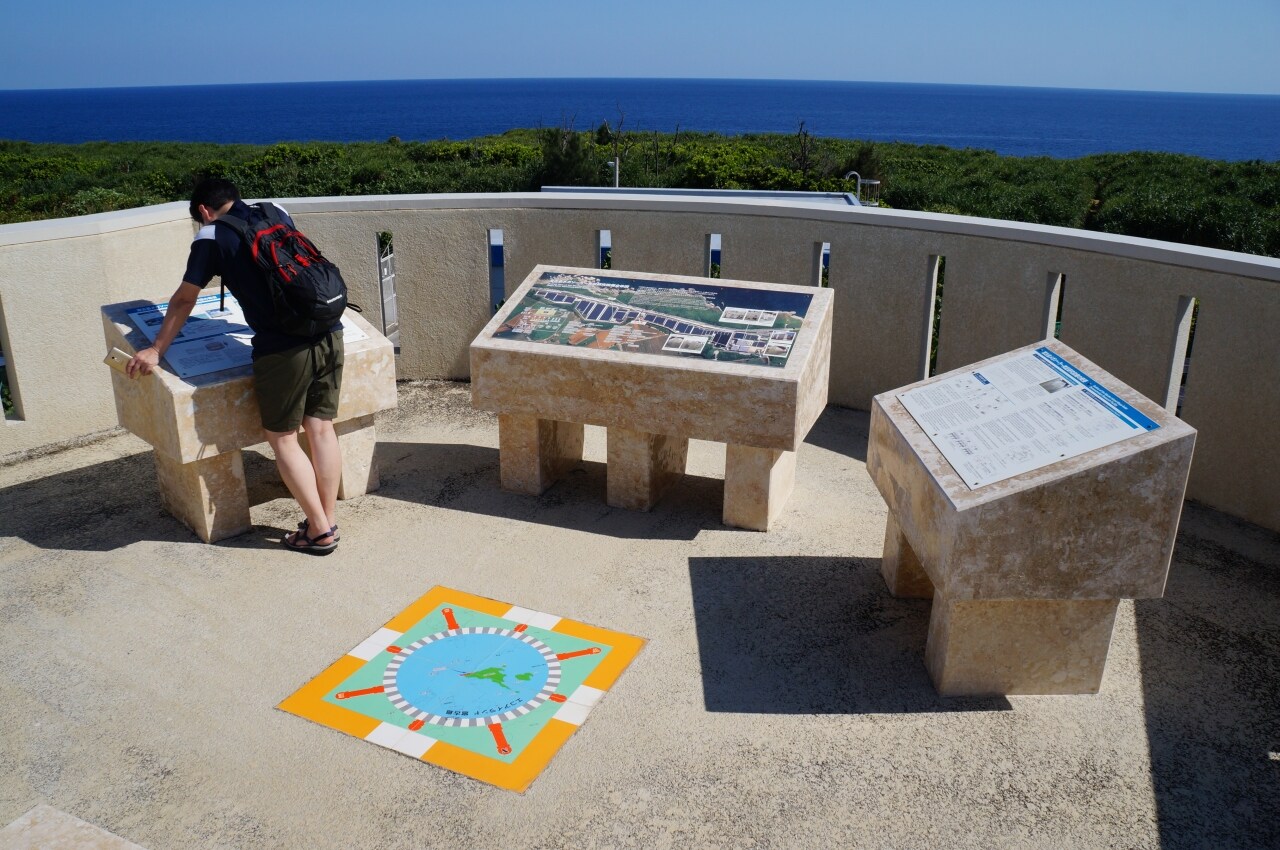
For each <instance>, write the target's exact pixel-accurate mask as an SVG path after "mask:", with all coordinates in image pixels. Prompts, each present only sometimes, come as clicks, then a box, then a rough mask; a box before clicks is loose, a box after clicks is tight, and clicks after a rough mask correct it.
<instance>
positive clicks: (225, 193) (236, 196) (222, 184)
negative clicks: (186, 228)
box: [191, 177, 240, 224]
mask: <svg viewBox="0 0 1280 850" xmlns="http://www.w3.org/2000/svg"><path fill="white" fill-rule="evenodd" d="M238 200H240V190H239V189H237V188H236V184H234V183H232V182H231V181H230V180H227V179H225V178H222V177H207V178H205V179H204V180H201V181H200V182H199V183H197V184H196V188H195V191H194V192H192V193H191V218H192V220H193V221H195V223H196V224H204V219H202V218H201V217H200V207H201V206H202V205H203V206H206V207H209V208H210V209H215V210H216V209H218V207H221V206H222V205H223V204H225V203H226V202H227V201H238Z"/></svg>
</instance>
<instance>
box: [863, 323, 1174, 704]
mask: <svg viewBox="0 0 1280 850" xmlns="http://www.w3.org/2000/svg"><path fill="white" fill-rule="evenodd" d="M1042 346H1043V347H1047V348H1049V349H1050V350H1051V351H1053V352H1054V353H1056V354H1057V355H1058V356H1060V357H1062V358H1063V359H1064V360H1066V361H1067V362H1068V363H1069V364H1070V365H1071V366H1073V367H1075V368H1076V369H1078V370H1079V371H1081V372H1083V373H1084V374H1085V375H1087V376H1088V377H1090V378H1092V379H1093V380H1094V381H1096V382H1097V383H1098V384H1100V385H1101V386H1102V387H1104V388H1105V389H1107V390H1110V391H1111V392H1112V393H1114V394H1115V395H1116V396H1118V397H1119V398H1120V399H1122V400H1123V401H1124V402H1126V403H1128V404H1129V405H1131V406H1132V407H1134V408H1136V409H1137V410H1138V411H1140V412H1141V413H1142V414H1144V415H1145V416H1146V417H1148V418H1150V419H1151V420H1153V421H1154V422H1155V423H1156V424H1158V425H1159V426H1160V427H1159V428H1156V429H1155V430H1151V431H1145V432H1140V433H1139V432H1138V431H1135V433H1137V434H1138V435H1137V436H1133V437H1130V438H1127V439H1124V440H1122V441H1120V442H1117V443H1113V444H1111V445H1109V446H1104V447H1102V448H1098V449H1094V450H1091V451H1088V452H1086V453H1084V454H1081V455H1078V456H1076V457H1071V458H1067V459H1065V460H1060V461H1057V462H1055V463H1051V464H1048V465H1045V466H1042V467H1041V468H1039V469H1035V470H1032V471H1029V472H1024V473H1021V474H1019V475H1015V476H1013V477H1011V478H1007V479H1004V480H1001V481H995V482H994V483H991V484H987V485H985V486H980V487H976V488H973V489H970V488H969V487H968V486H967V485H966V484H965V482H964V481H963V480H962V479H961V478H960V476H959V475H958V474H957V472H956V470H955V469H954V468H953V467H952V466H951V464H950V463H949V462H948V461H947V460H946V458H945V457H944V456H943V455H942V453H941V452H940V451H939V450H938V448H937V447H936V446H935V445H934V444H933V442H932V441H931V440H930V439H929V437H928V435H927V434H925V432H924V431H923V430H921V428H920V427H919V425H918V424H917V423H916V421H915V419H914V418H913V417H912V416H911V414H910V413H908V412H907V410H906V408H904V407H903V406H902V403H901V402H900V401H899V396H901V395H902V394H903V393H905V392H907V391H909V390H912V389H915V388H917V387H920V386H924V385H926V384H930V383H934V382H937V381H943V380H946V379H948V378H950V377H951V375H939V376H937V377H935V378H932V379H929V380H928V381H922V382H920V383H918V384H914V385H912V386H909V387H903V388H902V389H899V390H894V391H892V392H889V393H884V394H881V395H879V396H876V398H875V399H874V400H873V403H872V413H871V435H870V440H869V444H868V451H867V470H868V472H869V473H870V475H871V478H872V480H873V481H874V482H875V484H876V487H877V488H878V489H879V490H880V494H881V495H882V496H883V497H884V499H885V502H886V503H887V504H888V508H889V518H888V522H887V524H886V529H885V546H884V557H883V560H882V562H881V571H882V573H883V575H884V578H885V582H886V583H887V584H888V586H889V589H890V592H892V593H893V594H895V595H898V596H910V597H928V596H932V598H933V610H932V614H931V616H930V623H929V639H928V645H927V648H926V660H927V666H928V669H929V673H930V675H931V676H932V678H933V682H934V685H935V686H936V687H937V689H938V692H939V693H941V694H944V695H948V696H950V695H992V694H1081V693H1096V692H1097V690H1098V688H1099V687H1100V684H1101V681H1102V675H1103V671H1104V669H1105V666H1106V659H1107V649H1108V647H1109V646H1110V641H1111V629H1112V625H1113V624H1114V622H1115V612H1116V608H1117V606H1118V602H1119V600H1120V599H1134V598H1155V597H1160V596H1162V595H1163V594H1164V585H1165V580H1166V578H1167V576H1168V570H1169V561H1170V558H1171V557H1172V554H1173V545H1174V538H1175V535H1176V533H1177V528H1178V520H1179V517H1180V516H1181V511H1182V498H1183V494H1184V492H1185V490H1186V482H1187V476H1188V473H1189V471H1190V467H1191V455H1192V450H1193V448H1194V445H1195V430H1194V429H1192V428H1191V427H1190V426H1188V425H1187V424H1186V423H1184V422H1182V421H1181V420H1179V419H1177V418H1176V417H1174V416H1172V415H1171V414H1169V413H1168V412H1166V411H1165V410H1164V409H1163V408H1161V407H1159V406H1158V405H1156V404H1155V403H1153V402H1151V401H1149V400H1148V399H1145V398H1143V397H1142V396H1141V395H1139V394H1138V393H1137V392H1135V391H1134V390H1132V389H1130V388H1129V387H1127V386H1125V385H1124V384H1122V383H1121V382H1120V381H1118V380H1116V379H1115V378H1113V377H1112V376H1110V375H1108V374H1107V373H1106V372H1105V371H1103V370H1102V369H1101V368H1099V367H1098V366H1097V365H1095V364H1093V363H1090V362H1089V361H1088V360H1086V359H1084V358H1083V357H1081V356H1080V355H1078V354H1076V353H1075V352H1073V351H1072V350H1071V349H1069V348H1067V347H1066V346H1064V345H1062V344H1061V343H1059V342H1057V341H1046V342H1043V343H1037V344H1035V345H1032V346H1028V347H1027V348H1025V349H1020V350H1019V351H1017V352H1011V353H1010V354H1009V355H1002V356H1001V357H996V358H991V359H990V360H985V361H983V362H982V363H977V364H973V365H972V366H968V367H965V369H963V370H957V371H959V372H973V371H977V370H981V369H982V368H983V367H984V366H987V367H989V366H990V365H991V364H994V363H997V362H998V361H1002V360H1005V359H1006V358H1008V357H1011V356H1013V355H1017V354H1022V353H1025V352H1030V351H1032V350H1034V349H1036V348H1039V347H1042ZM953 374H954V373H953Z"/></svg>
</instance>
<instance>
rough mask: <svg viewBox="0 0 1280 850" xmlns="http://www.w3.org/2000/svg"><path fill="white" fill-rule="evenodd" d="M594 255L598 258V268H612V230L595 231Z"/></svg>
mask: <svg viewBox="0 0 1280 850" xmlns="http://www.w3.org/2000/svg"><path fill="white" fill-rule="evenodd" d="M596 256H597V257H598V258H599V263H600V268H602V269H611V268H613V231H612V230H598V231H596Z"/></svg>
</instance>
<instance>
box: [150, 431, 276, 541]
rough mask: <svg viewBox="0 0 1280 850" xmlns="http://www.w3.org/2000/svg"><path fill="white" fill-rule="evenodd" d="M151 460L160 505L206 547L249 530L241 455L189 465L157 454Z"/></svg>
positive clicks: (207, 459) (227, 453)
mask: <svg viewBox="0 0 1280 850" xmlns="http://www.w3.org/2000/svg"><path fill="white" fill-rule="evenodd" d="M154 460H155V464H156V478H157V480H158V482H159V485H160V504H162V505H164V509H165V510H167V511H168V512H169V513H171V514H173V515H174V516H175V517H177V518H178V519H180V520H182V522H184V523H186V525H187V527H188V528H190V529H191V530H192V531H194V532H195V533H196V536H197V537H199V538H200V539H201V540H203V541H204V542H205V543H212V542H214V541H215V540H222V539H224V538H226V537H235V536H236V535H237V534H244V533H245V532H246V531H248V530H249V529H250V528H251V527H252V525H253V523H252V522H250V520H249V496H248V492H247V491H246V489H245V480H244V462H243V460H242V459H241V456H240V452H224V453H223V454H218V455H213V456H212V457H207V458H203V459H201V460H193V461H191V462H190V463H180V462H178V461H176V460H174V459H173V458H171V457H169V456H168V455H166V454H161V453H160V452H156V453H155V456H154Z"/></svg>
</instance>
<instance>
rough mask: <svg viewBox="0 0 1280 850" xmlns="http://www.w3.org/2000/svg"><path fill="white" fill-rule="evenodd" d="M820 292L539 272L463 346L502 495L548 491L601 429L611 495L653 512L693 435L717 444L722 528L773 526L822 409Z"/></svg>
mask: <svg viewBox="0 0 1280 850" xmlns="http://www.w3.org/2000/svg"><path fill="white" fill-rule="evenodd" d="M831 298H832V293H831V291H830V290H829V289H821V288H816V287H800V286H784V285H779V284H767V283H747V282H741V281H729V280H714V279H709V278H701V277H680V276H675V275H658V274H643V273H635V272H622V271H613V270H601V269H583V268H562V267H552V266H538V267H537V268H535V269H534V270H533V271H532V272H531V273H530V274H529V276H528V277H527V278H525V280H524V282H523V283H522V284H521V285H520V287H519V288H518V289H517V290H516V291H515V292H514V293H513V294H512V296H511V298H510V299H509V300H508V301H507V303H506V304H505V305H504V306H503V307H502V309H500V310H499V311H498V313H497V315H495V316H494V318H493V320H492V321H491V322H489V324H488V325H487V326H486V327H485V328H484V330H483V331H481V332H480V334H479V336H477V337H476V338H475V340H474V341H473V342H472V343H471V382H472V383H471V394H472V404H473V405H474V406H475V407H477V408H479V409H481V410H489V411H492V412H494V413H497V414H498V433H499V452H500V466H501V480H502V486H503V487H504V488H506V489H508V490H513V491H516V492H521V493H530V494H537V493H541V492H543V491H544V490H545V489H546V488H547V487H549V486H551V484H552V483H553V482H554V481H555V479H556V478H558V477H559V476H561V475H562V474H564V472H565V471H566V470H567V469H569V468H571V467H572V466H574V465H575V464H577V463H578V462H580V461H581V459H582V435H583V424H584V423H585V424H590V425H603V426H605V427H606V428H607V429H608V458H607V460H608V482H607V498H608V502H609V504H611V505H614V506H618V507H625V508H631V509H634V510H648V509H650V508H651V507H652V506H653V505H654V503H655V502H656V501H657V499H658V498H659V496H660V495H661V494H662V492H663V490H664V489H666V488H667V487H668V486H670V485H671V484H672V483H673V482H674V481H676V480H678V479H679V478H680V476H682V475H683V474H684V469H685V460H686V455H687V451H688V441H689V440H690V439H691V438H692V439H701V440H712V441H716V442H722V443H726V444H728V449H727V452H726V461H725V487H724V522H725V524H726V525H732V526H736V527H739V528H749V529H756V530H760V531H765V530H768V528H769V524H770V523H771V522H772V521H773V520H774V519H776V518H777V516H778V513H779V512H780V511H781V509H782V506H783V505H784V504H785V502H786V500H787V498H788V496H789V495H790V493H791V490H792V488H793V486H794V482H795V452H796V450H797V449H798V448H799V445H800V443H801V442H802V441H803V440H804V437H805V435H806V434H807V433H808V431H809V428H810V427H811V426H812V425H813V423H814V421H815V420H816V419H817V418H818V416H819V414H821V413H822V410H823V408H824V407H825V406H826V403H827V376H828V370H829V368H830V357H831Z"/></svg>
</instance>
